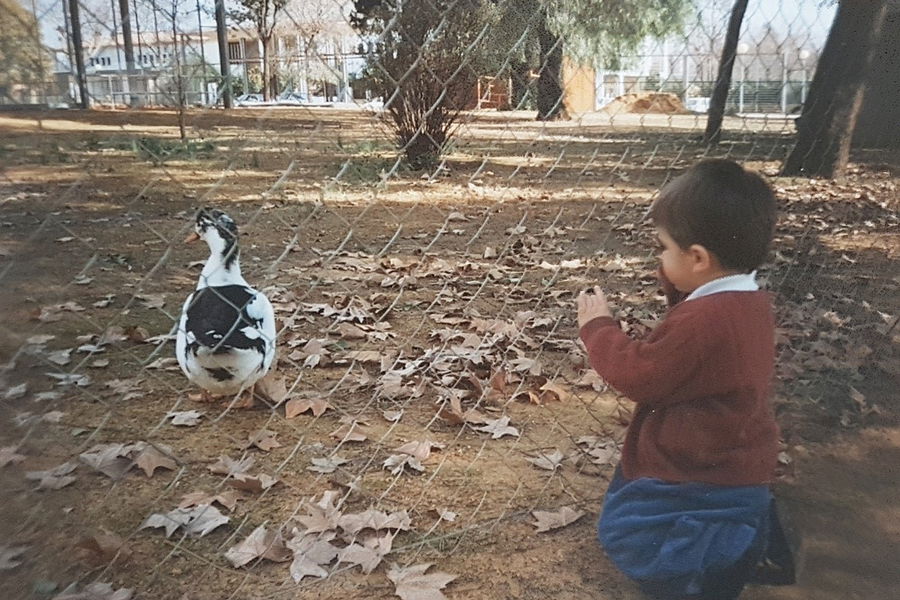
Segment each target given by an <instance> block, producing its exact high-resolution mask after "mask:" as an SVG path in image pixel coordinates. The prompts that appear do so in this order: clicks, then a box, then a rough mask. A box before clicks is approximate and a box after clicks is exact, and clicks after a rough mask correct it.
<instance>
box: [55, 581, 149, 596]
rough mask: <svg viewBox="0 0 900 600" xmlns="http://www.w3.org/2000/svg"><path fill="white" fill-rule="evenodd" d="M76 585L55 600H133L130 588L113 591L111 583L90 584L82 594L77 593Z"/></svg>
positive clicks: (68, 588)
mask: <svg viewBox="0 0 900 600" xmlns="http://www.w3.org/2000/svg"><path fill="white" fill-rule="evenodd" d="M76 589H77V588H76V587H75V584H72V585H70V586H69V587H67V588H66V589H65V590H63V592H62V593H61V594H60V595H58V596H54V598H53V600H131V597H132V595H133V592H132V591H131V590H130V589H128V588H119V589H118V590H113V586H112V584H109V583H89V584H88V585H86V586H84V589H83V590H81V591H80V592H76V591H75V590H76Z"/></svg>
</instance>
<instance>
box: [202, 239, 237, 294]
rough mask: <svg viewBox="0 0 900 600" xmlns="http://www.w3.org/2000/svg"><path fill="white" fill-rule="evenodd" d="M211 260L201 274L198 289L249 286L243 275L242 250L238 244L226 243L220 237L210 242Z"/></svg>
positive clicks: (209, 259)
mask: <svg viewBox="0 0 900 600" xmlns="http://www.w3.org/2000/svg"><path fill="white" fill-rule="evenodd" d="M207 243H208V244H209V258H208V259H207V260H206V264H205V265H204V266H203V271H201V272H200V281H198V282H197V288H198V289H199V288H204V287H217V286H222V285H247V282H246V281H245V280H244V278H243V276H242V275H241V261H240V250H239V249H238V245H237V242H236V241H235V242H232V243H230V244H227V243H225V241H224V240H222V238H220V237H215V238H214V239H212V240H208V241H207Z"/></svg>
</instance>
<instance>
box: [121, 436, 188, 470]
mask: <svg viewBox="0 0 900 600" xmlns="http://www.w3.org/2000/svg"><path fill="white" fill-rule="evenodd" d="M130 455H131V457H132V459H133V460H134V464H135V465H137V467H138V468H139V469H141V470H142V471H143V472H144V473H145V474H146V475H147V477H153V473H154V472H155V471H156V470H157V469H169V470H170V471H174V470H175V469H177V468H178V463H176V462H175V459H174V458H173V456H172V449H171V448H169V447H168V446H164V445H162V444H156V445H152V444H148V443H147V442H138V443H136V444H135V445H134V449H133V451H132V452H131V454H130Z"/></svg>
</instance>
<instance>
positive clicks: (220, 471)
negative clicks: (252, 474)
mask: <svg viewBox="0 0 900 600" xmlns="http://www.w3.org/2000/svg"><path fill="white" fill-rule="evenodd" d="M254 463H256V459H255V458H253V457H252V456H247V457H245V458H242V459H240V460H233V459H231V458H229V457H228V456H220V457H219V460H217V461H216V462H214V463H213V464H211V465H210V466H209V470H210V471H211V472H212V473H215V474H216V475H234V474H235V473H246V472H247V471H249V470H250V468H251V467H252V466H253V465H254Z"/></svg>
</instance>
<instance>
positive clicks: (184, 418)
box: [166, 410, 203, 427]
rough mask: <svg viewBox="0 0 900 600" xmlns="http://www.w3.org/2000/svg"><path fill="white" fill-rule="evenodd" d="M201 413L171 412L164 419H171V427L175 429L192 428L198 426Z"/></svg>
mask: <svg viewBox="0 0 900 600" xmlns="http://www.w3.org/2000/svg"><path fill="white" fill-rule="evenodd" d="M202 416H203V413H202V412H199V411H196V410H182V411H173V412H170V413H168V414H167V415H166V418H169V419H172V421H171V423H172V425H175V426H176V427H194V426H196V425H199V424H200V418H201V417H202Z"/></svg>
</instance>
